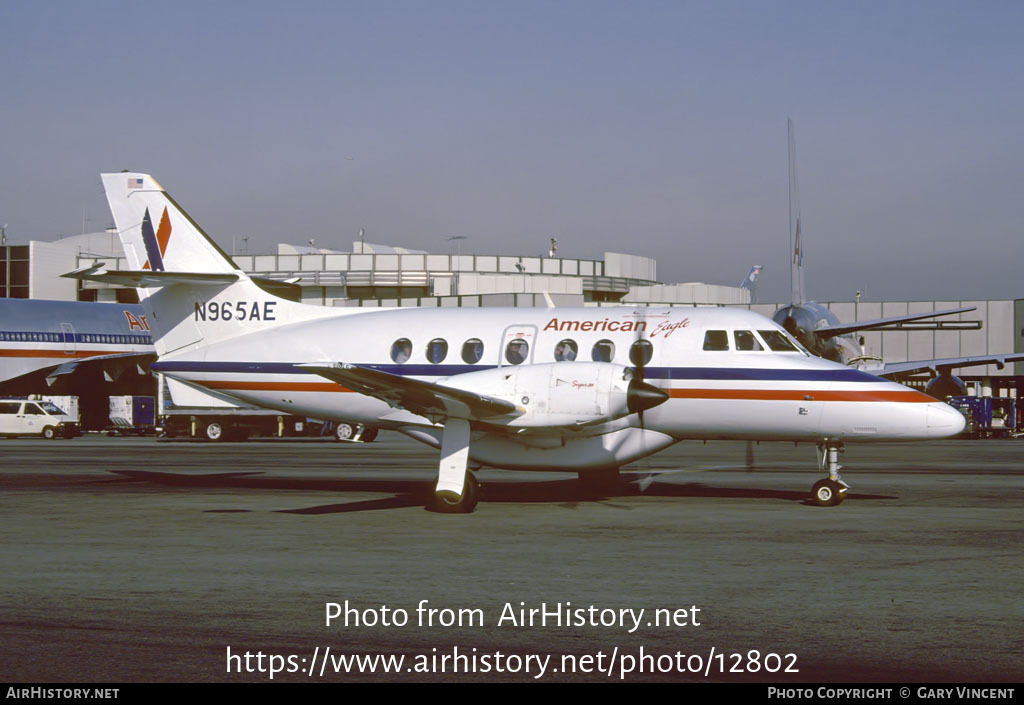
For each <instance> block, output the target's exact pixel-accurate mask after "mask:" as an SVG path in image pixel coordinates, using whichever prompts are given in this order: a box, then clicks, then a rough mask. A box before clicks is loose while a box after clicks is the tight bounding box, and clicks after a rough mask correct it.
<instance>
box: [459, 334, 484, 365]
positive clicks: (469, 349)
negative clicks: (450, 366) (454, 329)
mask: <svg viewBox="0 0 1024 705" xmlns="http://www.w3.org/2000/svg"><path fill="white" fill-rule="evenodd" d="M483 356H484V341H482V340H480V339H479V338H470V339H469V340H467V341H466V342H465V343H463V344H462V361H463V362H465V363H466V364H469V365H475V364H476V363H478V362H480V358H482V357H483Z"/></svg>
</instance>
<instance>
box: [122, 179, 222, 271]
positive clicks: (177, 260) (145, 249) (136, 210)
mask: <svg viewBox="0 0 1024 705" xmlns="http://www.w3.org/2000/svg"><path fill="white" fill-rule="evenodd" d="M103 188H104V190H105V191H106V193H107V201H108V202H109V203H110V210H111V213H113V215H114V223H115V224H116V225H117V230H118V232H119V234H120V236H121V243H122V244H123V245H124V251H125V255H126V256H127V258H128V266H129V267H130V268H131V269H133V270H137V271H152V272H206V273H211V272H220V273H230V272H236V271H238V267H237V266H235V263H234V262H232V261H231V258H230V257H228V256H227V255H226V254H225V253H224V251H223V250H221V249H220V248H219V247H218V246H217V244H216V243H215V242H214V241H213V240H211V239H210V237H209V236H207V234H206V233H204V232H203V230H202V228H200V227H199V226H198V225H197V224H196V223H195V221H193V220H192V219H191V218H190V217H189V216H188V214H187V213H185V211H184V210H182V209H181V207H180V206H178V204H177V203H175V202H174V199H173V198H171V197H170V196H169V195H168V194H167V192H166V191H164V190H163V188H161V186H160V184H158V183H157V182H156V180H155V179H154V178H153V177H152V176H149V175H148V174H134V173H128V172H121V173H120V174H103Z"/></svg>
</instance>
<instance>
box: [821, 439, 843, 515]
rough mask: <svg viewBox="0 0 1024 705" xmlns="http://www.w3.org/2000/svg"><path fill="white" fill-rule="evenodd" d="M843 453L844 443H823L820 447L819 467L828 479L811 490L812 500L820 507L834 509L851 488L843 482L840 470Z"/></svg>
mask: <svg viewBox="0 0 1024 705" xmlns="http://www.w3.org/2000/svg"><path fill="white" fill-rule="evenodd" d="M841 452H843V444H842V443H827V442H826V443H822V444H820V445H819V446H818V465H819V466H820V467H821V469H822V470H824V471H826V472H828V477H827V478H825V479H823V480H818V481H817V482H815V483H814V487H812V488H811V499H812V500H813V501H814V503H815V504H817V505H818V506H819V507H834V506H836V505H837V504H839V503H840V502H842V501H843V499H844V498H845V497H846V492H847V491H848V490H849V489H850V486H849V485H848V484H846V483H845V482H843V478H841V477H840V476H839V470H840V469H841V468H842V467H843V466H842V465H840V464H839V454H840V453H841Z"/></svg>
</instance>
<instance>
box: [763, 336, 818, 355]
mask: <svg viewBox="0 0 1024 705" xmlns="http://www.w3.org/2000/svg"><path fill="white" fill-rule="evenodd" d="M757 332H758V333H760V334H761V337H762V338H763V339H764V342H766V343H767V344H768V347H769V348H771V349H772V350H773V351H775V352H795V353H803V354H804V355H810V353H808V352H807V351H806V350H804V348H803V346H802V345H800V343H798V342H796V340H794V339H793V338H791V337H789V336H788V335H786V334H785V333H783V332H782V331H781V330H759V331H757Z"/></svg>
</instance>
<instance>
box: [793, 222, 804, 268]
mask: <svg viewBox="0 0 1024 705" xmlns="http://www.w3.org/2000/svg"><path fill="white" fill-rule="evenodd" d="M793 240H794V245H793V264H797V265H800V264H803V263H804V253H803V252H802V251H801V250H800V216H797V217H796V237H795V238H794V239H793Z"/></svg>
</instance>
